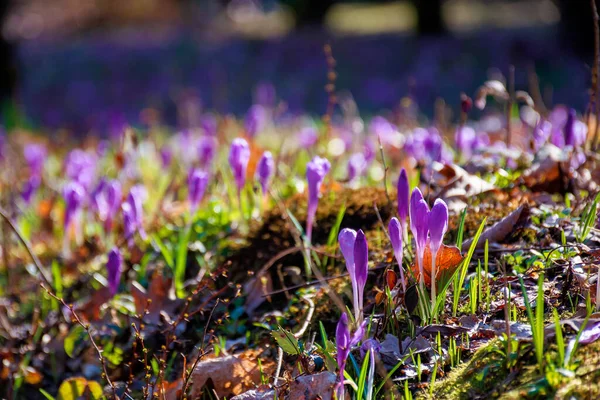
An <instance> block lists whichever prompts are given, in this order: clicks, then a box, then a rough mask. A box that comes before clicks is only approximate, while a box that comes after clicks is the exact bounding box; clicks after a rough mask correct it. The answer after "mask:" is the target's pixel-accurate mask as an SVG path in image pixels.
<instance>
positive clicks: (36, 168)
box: [21, 144, 47, 203]
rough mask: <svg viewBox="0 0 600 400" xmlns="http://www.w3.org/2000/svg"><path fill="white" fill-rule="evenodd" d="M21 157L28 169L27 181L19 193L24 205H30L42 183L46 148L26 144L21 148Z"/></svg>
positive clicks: (39, 145)
mask: <svg viewBox="0 0 600 400" xmlns="http://www.w3.org/2000/svg"><path fill="white" fill-rule="evenodd" d="M23 157H24V158H25V162H26V163H27V166H28V168H29V179H28V180H27V182H26V183H25V185H24V187H23V190H22V192H21V197H22V198H23V200H24V201H25V203H30V202H31V199H32V198H33V195H34V194H35V192H36V191H37V190H38V188H39V187H40V184H41V182H42V172H43V170H44V163H45V161H46V157H47V151H46V147H44V146H43V145H41V144H28V145H26V146H25V147H24V148H23Z"/></svg>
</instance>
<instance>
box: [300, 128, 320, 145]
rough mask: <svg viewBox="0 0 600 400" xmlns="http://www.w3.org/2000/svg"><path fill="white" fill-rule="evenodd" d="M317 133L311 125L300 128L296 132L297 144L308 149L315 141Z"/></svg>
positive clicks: (317, 136)
mask: <svg viewBox="0 0 600 400" xmlns="http://www.w3.org/2000/svg"><path fill="white" fill-rule="evenodd" d="M318 138H319V133H318V132H317V130H316V129H315V128H313V127H306V128H302V129H301V130H300V132H299V133H298V142H299V143H298V144H299V145H300V147H301V148H304V149H309V148H311V147H312V146H314V145H315V143H317V139H318Z"/></svg>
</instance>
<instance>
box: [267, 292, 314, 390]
mask: <svg viewBox="0 0 600 400" xmlns="http://www.w3.org/2000/svg"><path fill="white" fill-rule="evenodd" d="M302 300H304V301H306V302H307V303H308V312H307V313H306V318H305V319H304V323H303V324H302V326H301V327H300V329H299V330H298V332H296V333H294V337H295V338H296V339H300V338H301V337H302V335H304V332H306V330H307V329H308V327H309V325H310V322H311V320H312V317H313V314H314V312H315V303H314V302H313V301H312V300H311V299H310V298H309V297H308V296H302ZM282 364H283V349H282V348H281V347H279V348H278V349H277V369H276V370H275V377H274V379H273V387H277V382H278V381H279V375H280V374H281V365H282Z"/></svg>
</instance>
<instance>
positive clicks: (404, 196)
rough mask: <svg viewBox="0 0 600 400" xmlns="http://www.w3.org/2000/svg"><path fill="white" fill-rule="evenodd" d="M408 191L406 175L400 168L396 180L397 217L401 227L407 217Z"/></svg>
mask: <svg viewBox="0 0 600 400" xmlns="http://www.w3.org/2000/svg"><path fill="white" fill-rule="evenodd" d="M409 191H410V187H409V185H408V176H407V175H406V170H405V169H404V168H402V171H400V177H399V178H398V216H399V217H400V223H401V225H402V226H404V225H405V224H406V218H407V217H408V208H409V198H408V194H409ZM421 197H422V196H421Z"/></svg>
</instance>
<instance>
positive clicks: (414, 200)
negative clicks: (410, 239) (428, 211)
mask: <svg viewBox="0 0 600 400" xmlns="http://www.w3.org/2000/svg"><path fill="white" fill-rule="evenodd" d="M421 200H423V194H422V193H421V190H419V188H414V190H413V191H412V195H411V196H410V209H409V214H410V231H411V232H412V233H413V236H414V237H415V239H416V234H415V232H416V231H417V228H416V227H415V221H416V220H417V216H416V214H415V213H416V211H417V204H419V201H421Z"/></svg>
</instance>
